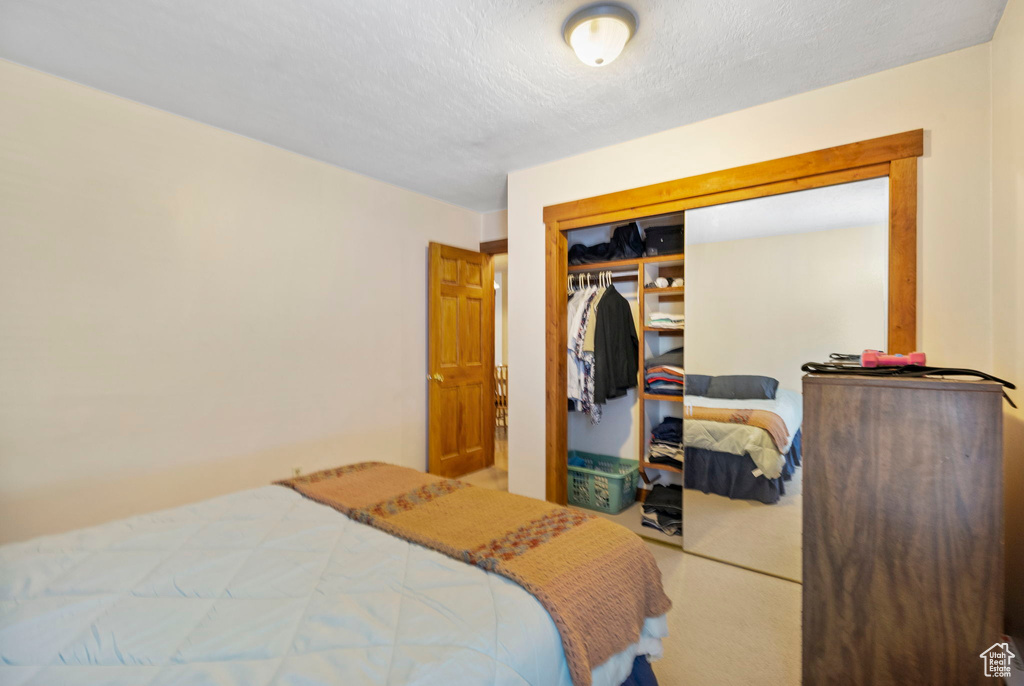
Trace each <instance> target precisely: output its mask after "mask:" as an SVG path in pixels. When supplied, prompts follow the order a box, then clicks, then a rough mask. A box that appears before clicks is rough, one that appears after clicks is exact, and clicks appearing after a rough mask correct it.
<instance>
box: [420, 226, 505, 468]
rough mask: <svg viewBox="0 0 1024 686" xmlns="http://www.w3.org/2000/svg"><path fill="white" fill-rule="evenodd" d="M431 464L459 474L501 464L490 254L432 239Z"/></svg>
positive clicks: (430, 337) (430, 340) (430, 342)
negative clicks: (497, 439) (496, 447)
mask: <svg viewBox="0 0 1024 686" xmlns="http://www.w3.org/2000/svg"><path fill="white" fill-rule="evenodd" d="M428 305H429V310H428V311H429V322H428V326H429V330H428V345H429V354H428V365H427V378H428V381H427V383H428V386H429V389H430V390H429V393H428V403H429V408H428V414H429V424H428V426H429V434H430V435H429V439H428V443H429V455H430V457H429V465H430V472H431V473H432V474H438V475H440V476H446V477H458V476H462V475H463V474H467V473H469V472H473V471H476V470H478V469H483V468H484V467H489V466H490V465H492V464H494V388H493V384H494V370H493V368H494V274H493V268H492V266H491V260H490V256H488V255H485V254H483V253H478V252H473V251H471V250H462V249H461V248H453V247H450V246H447V245H441V244H439V243H431V244H430V292H429V297H428Z"/></svg>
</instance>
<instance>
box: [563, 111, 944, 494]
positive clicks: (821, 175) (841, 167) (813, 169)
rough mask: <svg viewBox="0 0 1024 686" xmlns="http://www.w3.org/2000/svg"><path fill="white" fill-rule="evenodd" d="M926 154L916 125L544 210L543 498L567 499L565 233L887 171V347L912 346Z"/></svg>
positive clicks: (906, 349)
mask: <svg viewBox="0 0 1024 686" xmlns="http://www.w3.org/2000/svg"><path fill="white" fill-rule="evenodd" d="M923 154H924V130H923V129H917V130H915V131H906V132H903V133H898V134H894V135H891V136H883V137H881V138H872V139H870V140H865V141H859V142H857V143H850V144H848V145H840V146H837V147H834V148H826V149H824V150H816V151H814V152H808V153H803V154H800V155H792V156H790V157H782V158H779V159H775V160H769V161H767V162H758V163H755V164H748V165H745V166H742V167H733V168H732V169H726V170H723V171H717V172H711V173H708V174H699V175H697V176H690V177H687V178H683V179H676V180H674V181H665V182H663V183H656V184H653V185H650V186H642V187H640V188H632V189H629V190H625V191H619V192H616V193H607V194H605V195H598V196H594V197H591V198H584V199H582V200H574V201H572V202H565V203H561V204H558V205H550V206H548V207H545V208H544V224H545V227H546V228H545V237H544V262H545V306H544V307H545V312H544V318H545V321H546V324H547V327H546V328H547V335H546V339H545V368H546V383H545V405H546V412H545V415H546V420H547V422H546V427H545V442H546V468H545V471H546V486H545V497H546V498H547V500H549V501H551V502H554V503H559V504H562V505H564V504H565V503H566V500H567V491H566V480H567V478H568V477H567V473H568V470H567V468H566V458H565V456H566V453H567V451H568V423H569V422H568V415H567V412H566V404H565V403H566V401H565V378H566V358H565V340H566V328H567V323H566V321H565V283H566V279H567V277H568V265H567V259H568V249H569V243H568V239H567V237H566V234H565V232H566V231H570V230H572V229H580V228H584V227H587V226H598V225H601V224H608V223H612V222H620V221H621V222H626V221H632V220H635V219H641V218H644V217H651V216H656V215H661V214H668V213H672V212H680V211H682V210H688V209H694V208H697V207H708V206H711V205H721V204H724V203H728V202H735V201H737V200H749V199H751V198H762V197H766V196H770V195H781V194H783V193H792V192H794V191H799V190H806V189H810V188H821V187H823V186H834V185H838V184H842V183H849V182H851V181H860V180H863V179H874V178H880V177H883V176H888V177H889V289H888V290H889V313H888V315H889V316H888V325H889V329H888V347H889V350H890V351H891V352H911V351H912V350H913V349H914V347H915V346H916V345H917V158H918V157H921V156H922V155H923Z"/></svg>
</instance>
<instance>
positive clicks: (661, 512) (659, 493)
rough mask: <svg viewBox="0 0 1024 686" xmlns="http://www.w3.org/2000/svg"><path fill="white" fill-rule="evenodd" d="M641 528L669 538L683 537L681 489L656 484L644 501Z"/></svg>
mask: <svg viewBox="0 0 1024 686" xmlns="http://www.w3.org/2000/svg"><path fill="white" fill-rule="evenodd" d="M643 511H644V512H643V519H642V520H641V524H642V525H643V526H647V527H650V528H652V529H657V530H658V531H660V532H662V533H663V534H667V535H669V536H682V535H683V489H682V487H680V486H664V485H662V484H658V485H657V486H655V487H654V489H653V490H652V491H651V492H650V493H649V494H648V496H647V499H646V500H644V507H643Z"/></svg>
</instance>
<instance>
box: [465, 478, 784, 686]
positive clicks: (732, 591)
mask: <svg viewBox="0 0 1024 686" xmlns="http://www.w3.org/2000/svg"><path fill="white" fill-rule="evenodd" d="M460 478H461V479H462V480H463V481H467V482H469V483H471V484H474V485H477V486H483V487H484V488H494V489H497V490H508V472H505V471H502V470H500V469H497V468H495V467H490V468H488V469H482V470H480V471H478V472H474V473H473V474H469V475H466V476H464V477H460ZM787 486H788V484H787ZM691 493H692V492H691V491H686V493H685V495H684V496H683V497H684V499H685V498H689V497H690V494H691ZM698 495H701V496H703V494H698ZM715 497H716V498H718V497H719V496H715ZM721 500H724V501H725V502H726V503H729V502H735V501H729V500H728V499H727V498H721ZM762 507H767V506H763V505H762ZM727 511H728V510H727ZM687 512H688V510H687ZM702 514H704V513H702ZM707 514H710V512H708V513H707ZM602 516H605V517H607V518H608V519H610V520H612V521H614V522H617V523H619V524H621V525H623V526H625V527H626V528H628V529H630V530H632V531H634V532H636V533H638V534H640V535H642V536H644V537H645V538H648V539H649V540H648V542H647V546H648V547H649V548H650V550H651V552H652V553H653V554H654V557H655V559H656V560H657V561H658V567H659V568H660V569H661V575H662V583H664V585H665V592H666V593H667V594H668V596H669V597H670V598H671V599H672V602H673V603H674V607H673V609H672V611H671V612H669V616H668V624H669V632H670V633H669V637H668V639H666V640H665V642H664V646H665V656H664V657H663V658H662V659H660V660H658V661H657V662H655V663H654V673H655V675H656V676H657V677H658V681H659V682H660V684H661V686H682V685H686V686H704V685H705V684H707V685H708V686H719V685H720V684H772V686H790V685H793V686H796V685H797V684H799V683H800V589H801V586H800V585H799V584H796V583H793V582H791V581H784V580H782V579H776V578H774V577H770V576H766V575H764V574H758V573H756V572H750V571H747V570H745V569H739V568H737V567H733V566H730V565H726V564H722V563H719V562H714V561H711V560H706V559H704V558H701V557H697V556H695V555H688V554H686V553H684V552H682V550H681V549H680V548H679V547H678V546H679V544H680V539H679V537H668V536H664V535H662V534H660V533H659V532H658V531H656V530H654V529H647V528H644V527H642V526H641V525H640V505H639V504H635V505H633V506H632V507H630V508H627V509H626V510H625V511H623V512H622V513H620V514H618V515H602ZM727 528H728V527H722V526H721V524H720V525H719V526H718V527H713V526H705V527H704V530H703V531H702V533H703V534H704V536H705V537H706V538H705V541H708V540H710V541H712V542H714V536H713V535H712V534H714V533H715V532H716V531H722V530H725V529H727ZM687 533H688V535H689V528H688V529H687ZM797 536H799V529H797ZM658 538H660V539H661V541H662V542H656V540H657V539H658ZM650 539H655V540H650ZM798 540H799V539H798ZM711 549H712V550H716V551H718V552H719V553H725V554H732V553H730V550H731V548H730V547H729V546H727V545H725V543H724V542H720V543H719V545H718V546H717V547H716V546H712V547H711ZM741 557H742V555H741Z"/></svg>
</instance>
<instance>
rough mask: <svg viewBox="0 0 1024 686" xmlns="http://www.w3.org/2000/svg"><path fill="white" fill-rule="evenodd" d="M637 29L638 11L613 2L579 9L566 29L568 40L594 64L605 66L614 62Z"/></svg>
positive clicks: (577, 53) (587, 61) (563, 33)
mask: <svg viewBox="0 0 1024 686" xmlns="http://www.w3.org/2000/svg"><path fill="white" fill-rule="evenodd" d="M634 33H636V15H635V14H633V12H632V11H631V10H629V9H627V8H626V7H623V6H622V5H611V4H598V5H590V6H588V7H583V8H581V9H579V10H576V11H575V12H573V13H572V14H571V15H570V16H569V18H568V19H567V20H566V21H565V26H564V27H563V29H562V35H564V36H565V42H566V43H568V44H569V45H570V46H572V49H573V50H574V51H575V52H576V56H577V57H579V58H580V60H581V61H582V62H583V63H584V64H589V65H590V66H591V67H605V66H607V65H609V64H611V63H612V62H614V61H615V58H616V57H618V56H619V53H621V52H622V49H623V48H624V47H626V43H628V42H629V39H630V38H632V37H633V34H634Z"/></svg>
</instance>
